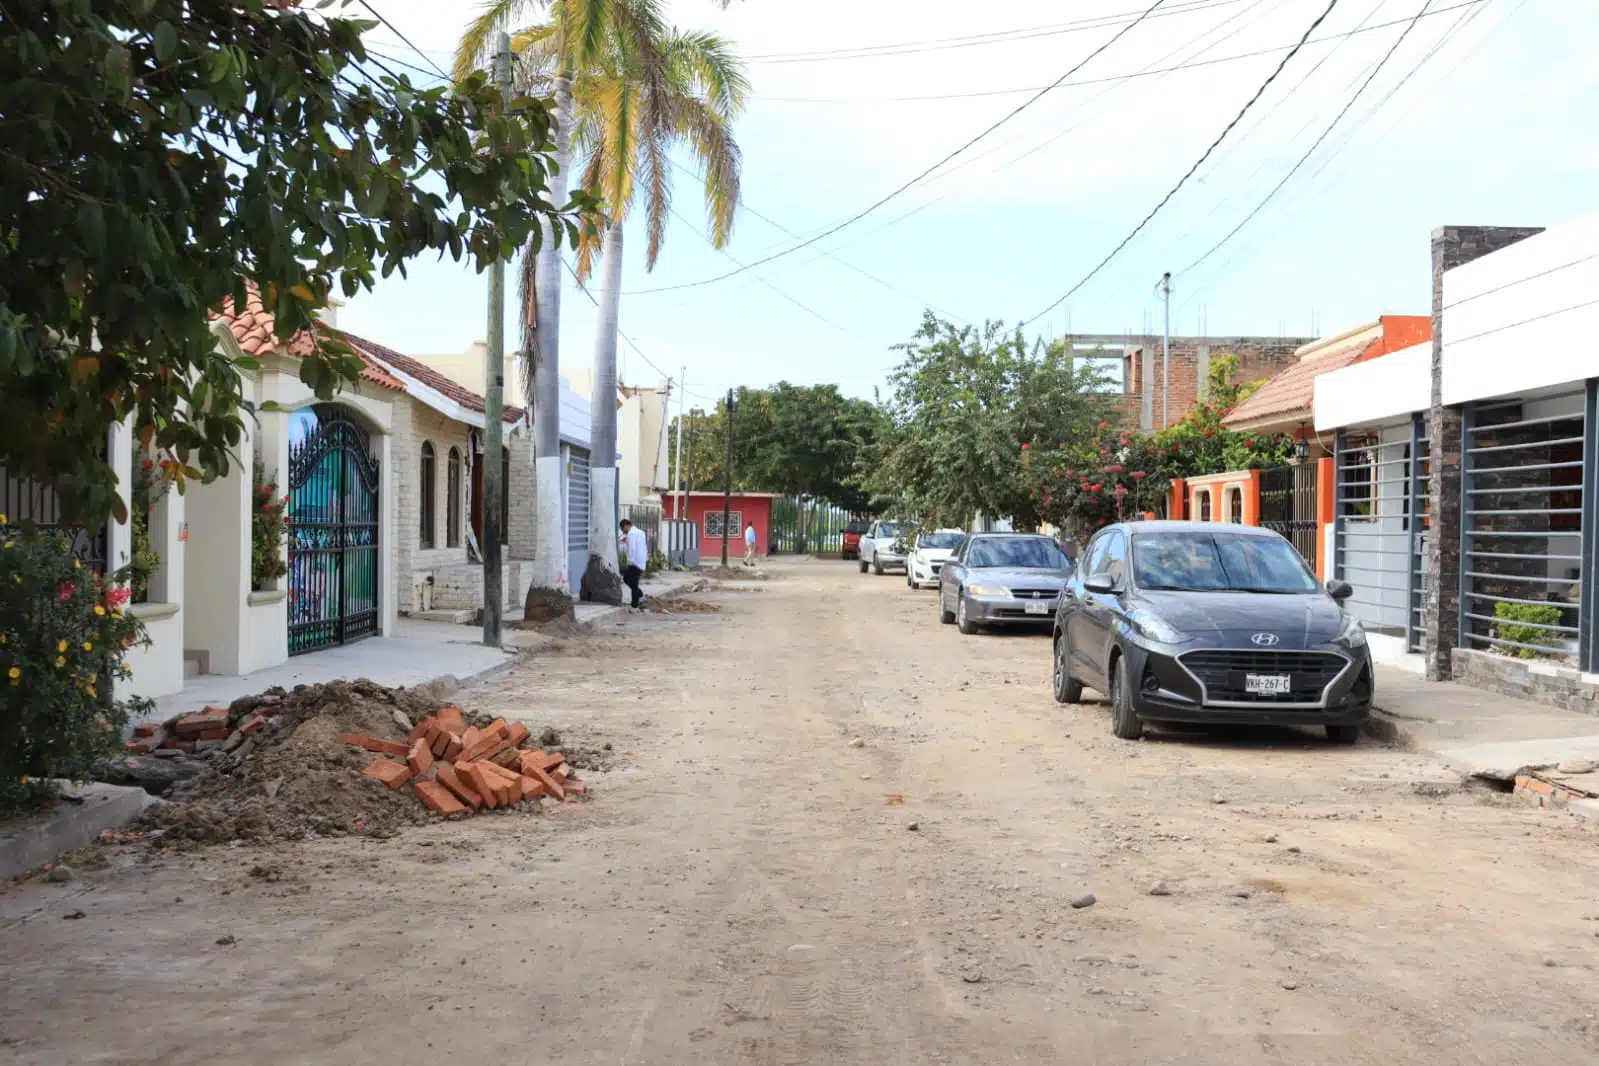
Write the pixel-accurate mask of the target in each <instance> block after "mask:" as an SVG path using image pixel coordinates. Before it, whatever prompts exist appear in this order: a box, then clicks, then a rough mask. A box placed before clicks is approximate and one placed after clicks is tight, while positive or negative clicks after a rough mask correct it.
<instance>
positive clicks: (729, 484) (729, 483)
mask: <svg viewBox="0 0 1599 1066" xmlns="http://www.w3.org/2000/svg"><path fill="white" fill-rule="evenodd" d="M726 422H727V480H726V481H724V482H723V483H722V565H723V566H724V567H725V566H726V565H727V539H728V537H729V536H730V535H731V534H729V533H728V531H727V520H728V519H729V518H730V517H732V511H733V390H732V389H728V390H727V419H726Z"/></svg>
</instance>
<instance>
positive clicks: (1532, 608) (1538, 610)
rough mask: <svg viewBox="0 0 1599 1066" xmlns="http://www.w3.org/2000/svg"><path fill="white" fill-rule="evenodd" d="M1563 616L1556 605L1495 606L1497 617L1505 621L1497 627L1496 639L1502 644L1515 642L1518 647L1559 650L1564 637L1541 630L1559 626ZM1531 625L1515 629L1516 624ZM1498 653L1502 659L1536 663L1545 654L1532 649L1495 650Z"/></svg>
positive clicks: (1503, 648) (1507, 604) (1504, 648)
mask: <svg viewBox="0 0 1599 1066" xmlns="http://www.w3.org/2000/svg"><path fill="white" fill-rule="evenodd" d="M1562 615H1563V612H1562V610H1561V608H1560V607H1559V605H1557V604H1553V603H1539V604H1532V603H1503V602H1499V603H1495V604H1494V617H1495V618H1501V619H1504V621H1500V622H1495V623H1494V636H1495V637H1498V638H1499V639H1500V640H1508V641H1512V642H1514V643H1516V644H1536V645H1539V646H1541V647H1551V648H1552V647H1557V646H1559V644H1560V642H1561V640H1562V637H1561V635H1560V634H1559V633H1557V632H1555V631H1554V630H1550V629H1540V628H1538V627H1539V626H1557V625H1559V624H1560V619H1561V617H1562ZM1517 622H1521V623H1528V622H1530V623H1532V624H1531V625H1526V624H1522V625H1516V624H1514V623H1517ZM1494 650H1495V651H1497V652H1499V653H1500V654H1501V655H1509V656H1513V657H1514V658H1517V659H1536V658H1538V657H1539V656H1540V655H1542V654H1544V653H1542V652H1538V651H1534V650H1533V649H1532V648H1507V647H1503V646H1497V645H1496V646H1495V648H1494Z"/></svg>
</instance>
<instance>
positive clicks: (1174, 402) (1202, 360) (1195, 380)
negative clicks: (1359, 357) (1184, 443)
mask: <svg viewBox="0 0 1599 1066" xmlns="http://www.w3.org/2000/svg"><path fill="white" fill-rule="evenodd" d="M1314 339H1315V338H1314V337H1173V338H1171V348H1170V368H1171V381H1170V388H1169V389H1168V388H1167V381H1166V379H1165V376H1164V374H1163V372H1162V368H1161V364H1162V359H1161V354H1162V349H1161V338H1160V337H1159V336H1139V335H1134V334H1093V335H1083V334H1074V335H1073V336H1071V337H1069V338H1067V343H1068V345H1069V347H1070V349H1071V352H1072V354H1073V355H1074V356H1076V357H1077V358H1079V359H1092V360H1095V361H1096V362H1098V361H1103V362H1102V365H1104V366H1105V367H1106V368H1107V369H1111V368H1113V367H1114V366H1115V365H1116V363H1117V362H1119V364H1120V382H1119V383H1120V385H1121V402H1120V409H1121V411H1122V415H1123V419H1124V425H1125V426H1126V428H1128V429H1134V428H1136V429H1140V430H1143V431H1144V432H1146V433H1147V432H1151V431H1153V430H1157V429H1160V428H1162V427H1163V426H1166V425H1168V424H1170V423H1171V422H1175V421H1177V420H1178V419H1180V418H1181V417H1182V416H1183V413H1184V412H1186V411H1187V410H1188V409H1189V408H1190V407H1191V406H1193V404H1194V403H1195V402H1196V401H1198V400H1200V399H1201V398H1203V396H1204V391H1205V382H1206V379H1207V377H1208V376H1209V374H1210V364H1211V360H1212V359H1215V358H1217V357H1219V356H1224V355H1235V356H1237V357H1238V378H1237V380H1239V381H1265V380H1267V379H1269V378H1272V377H1274V376H1276V375H1277V374H1278V373H1279V372H1280V371H1282V370H1283V369H1285V368H1287V367H1289V366H1292V365H1293V363H1294V359H1295V356H1294V353H1295V352H1296V351H1297V350H1298V348H1299V347H1300V346H1301V345H1304V344H1309V343H1310V342H1311V341H1313V340H1314ZM1111 374H1112V381H1113V383H1114V382H1115V381H1116V371H1115V370H1114V369H1111Z"/></svg>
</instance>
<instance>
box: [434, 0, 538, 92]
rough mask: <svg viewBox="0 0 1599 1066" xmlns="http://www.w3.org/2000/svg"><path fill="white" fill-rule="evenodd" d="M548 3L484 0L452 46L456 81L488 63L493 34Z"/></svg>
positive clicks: (492, 45) (521, 0) (506, 28)
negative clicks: (453, 46) (458, 39)
mask: <svg viewBox="0 0 1599 1066" xmlns="http://www.w3.org/2000/svg"><path fill="white" fill-rule="evenodd" d="M557 2H560V0H557ZM548 3H549V0H488V2H487V3H485V4H484V5H483V6H482V7H481V8H480V9H479V10H478V15H477V18H475V19H473V20H472V21H471V22H469V23H468V24H467V27H466V32H465V33H463V34H461V43H460V44H458V45H456V46H455V69H454V71H453V73H454V76H455V79H456V80H457V81H460V80H461V79H462V78H465V77H466V76H467V75H469V74H471V73H472V72H473V71H475V70H482V69H483V68H485V67H486V66H488V61H489V51H490V49H492V48H493V47H494V35H495V34H496V33H499V32H501V31H502V30H509V28H510V27H511V26H512V24H514V23H516V22H518V21H520V20H521V19H523V18H524V17H526V15H527V14H528V12H530V11H532V10H534V9H541V8H545V7H547V6H548Z"/></svg>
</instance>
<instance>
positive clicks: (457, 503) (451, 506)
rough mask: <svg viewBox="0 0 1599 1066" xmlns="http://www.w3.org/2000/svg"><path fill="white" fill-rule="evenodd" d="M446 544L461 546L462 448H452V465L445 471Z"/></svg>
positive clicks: (449, 546)
mask: <svg viewBox="0 0 1599 1066" xmlns="http://www.w3.org/2000/svg"><path fill="white" fill-rule="evenodd" d="M444 477H445V486H446V488H445V493H444V500H445V503H444V506H445V507H446V508H447V510H446V511H445V513H444V546H445V547H447V548H459V547H460V546H461V449H459V448H451V449H450V465H449V467H448V468H447V469H446V470H445V472H444Z"/></svg>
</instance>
